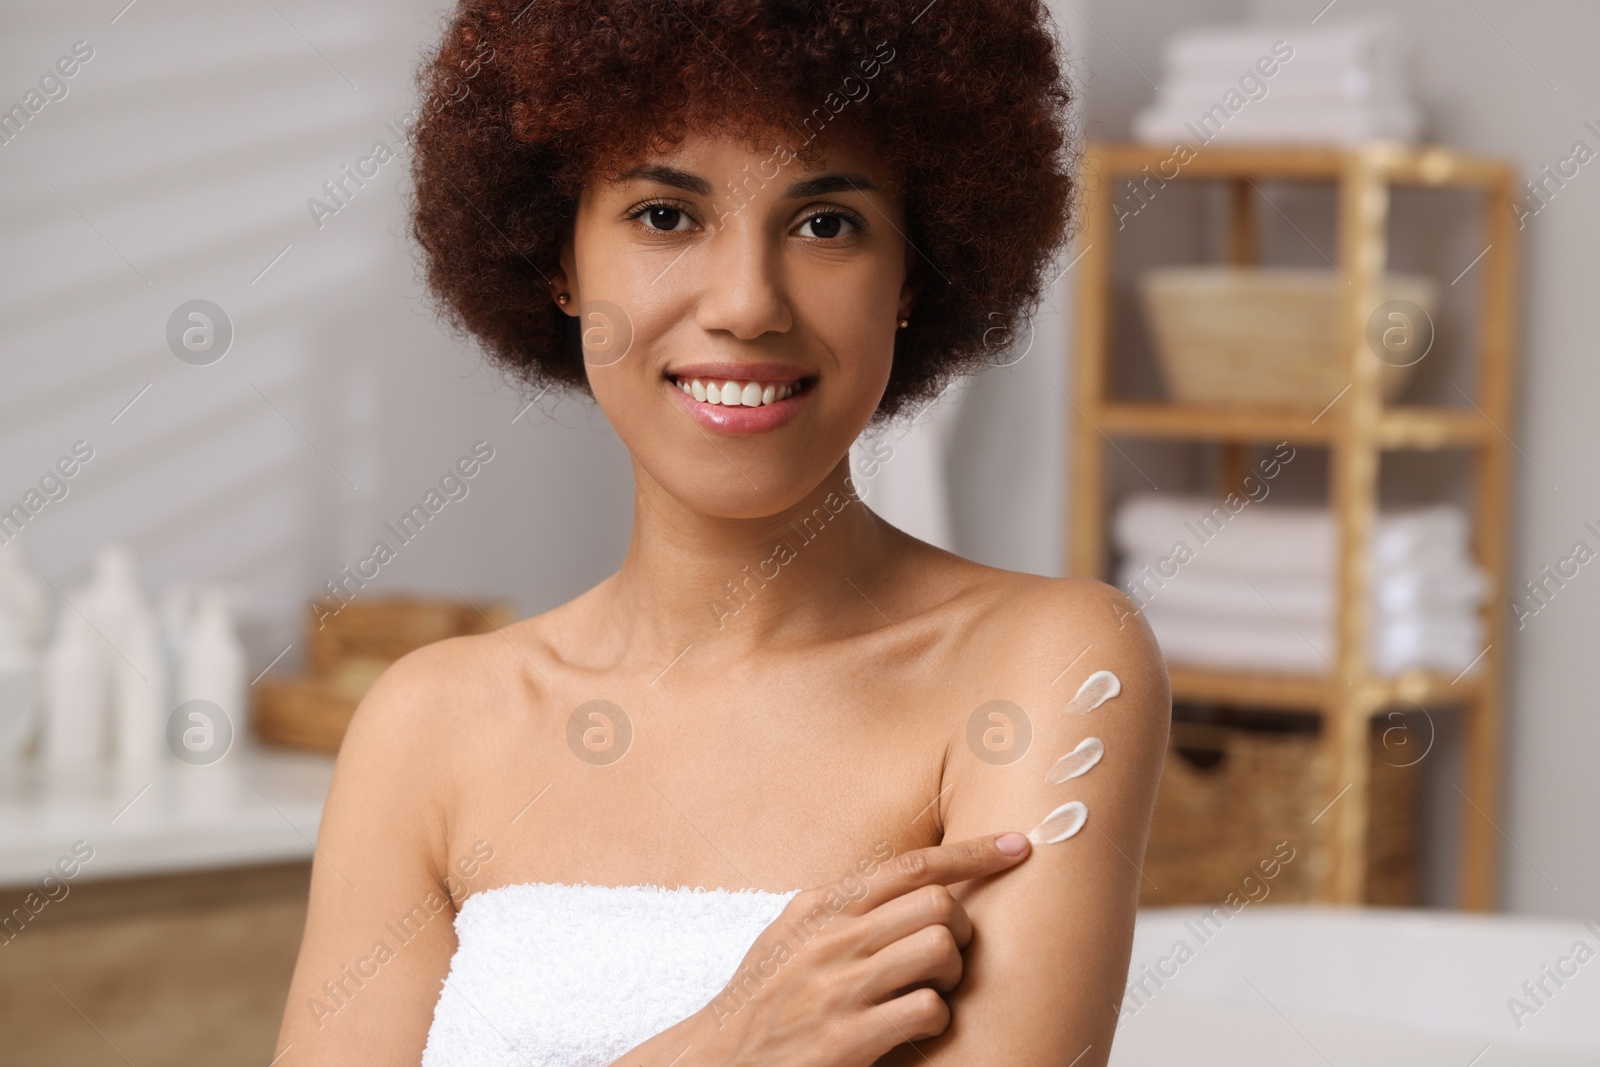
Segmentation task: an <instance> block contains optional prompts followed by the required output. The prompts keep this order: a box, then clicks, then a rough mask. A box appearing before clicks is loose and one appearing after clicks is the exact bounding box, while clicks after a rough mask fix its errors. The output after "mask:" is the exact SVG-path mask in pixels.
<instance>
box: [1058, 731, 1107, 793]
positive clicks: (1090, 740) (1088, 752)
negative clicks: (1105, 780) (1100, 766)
mask: <svg viewBox="0 0 1600 1067" xmlns="http://www.w3.org/2000/svg"><path fill="white" fill-rule="evenodd" d="M1105 754H1106V745H1105V742H1104V741H1102V740H1100V739H1099V738H1098V737H1086V738H1084V739H1083V740H1082V741H1080V742H1078V747H1077V748H1075V749H1073V750H1072V751H1071V752H1068V753H1067V754H1066V755H1065V756H1062V757H1061V758H1060V759H1058V760H1056V765H1055V766H1054V767H1051V768H1050V770H1049V771H1048V772H1047V773H1046V774H1045V776H1044V780H1045V781H1046V782H1049V783H1050V784H1051V785H1059V784H1061V783H1062V782H1065V781H1067V780H1069V779H1072V778H1076V777H1078V775H1080V774H1082V773H1084V772H1085V771H1087V770H1088V769H1089V768H1090V767H1093V766H1094V765H1095V764H1096V763H1099V762H1100V757H1101V756H1104V755H1105Z"/></svg>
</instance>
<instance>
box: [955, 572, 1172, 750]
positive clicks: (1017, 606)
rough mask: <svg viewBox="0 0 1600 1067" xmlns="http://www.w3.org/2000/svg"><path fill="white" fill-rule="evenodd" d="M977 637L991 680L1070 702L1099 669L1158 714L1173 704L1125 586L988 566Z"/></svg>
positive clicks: (1150, 637) (1157, 654)
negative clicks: (1023, 572) (1126, 593)
mask: <svg viewBox="0 0 1600 1067" xmlns="http://www.w3.org/2000/svg"><path fill="white" fill-rule="evenodd" d="M985 571H986V573H985V574H984V575H983V578H982V581H981V594H980V595H979V607H978V609H977V610H976V611H975V612H974V613H973V616H974V621H973V625H972V630H971V638H972V640H973V641H974V642H975V643H976V644H977V645H978V646H979V647H981V648H983V649H985V650H986V652H987V655H985V656H984V657H983V662H984V663H985V664H986V666H985V670H986V671H987V672H989V674H990V677H989V678H987V679H986V681H987V682H988V683H989V684H990V685H991V686H1000V687H1002V688H1005V689H1007V690H1011V691H1016V692H1019V693H1033V694H1036V695H1039V696H1041V697H1045V696H1047V695H1048V697H1047V699H1050V700H1052V701H1054V697H1055V695H1057V694H1063V693H1064V697H1062V699H1060V700H1059V701H1054V702H1058V703H1060V704H1063V705H1064V704H1065V703H1066V700H1067V699H1070V698H1071V696H1072V695H1073V694H1074V693H1076V692H1077V689H1078V686H1079V685H1080V684H1081V683H1082V682H1083V681H1085V680H1086V679H1087V678H1088V677H1089V676H1090V675H1091V674H1093V673H1095V672H1096V671H1110V672H1112V673H1113V674H1115V675H1116V676H1117V678H1118V680H1119V681H1120V682H1121V684H1122V689H1123V691H1124V692H1125V693H1126V694H1128V695H1129V696H1131V697H1136V698H1137V700H1129V701H1125V702H1124V706H1126V705H1127V704H1131V703H1138V704H1140V705H1148V706H1149V708H1150V709H1152V710H1153V711H1154V712H1155V713H1156V715H1157V717H1158V718H1164V717H1165V716H1166V715H1167V713H1168V712H1169V711H1170V708H1171V699H1170V690H1169V687H1168V679H1167V669H1166V663H1165V660H1164V659H1163V658H1162V655H1161V648H1160V646H1159V645H1158V644H1157V643H1156V639H1155V636H1154V634H1152V633H1151V631H1150V626H1149V624H1148V623H1147V622H1146V621H1145V618H1144V616H1143V615H1141V614H1140V613H1139V611H1138V609H1137V608H1136V606H1135V605H1134V603H1133V602H1132V601H1131V600H1130V599H1129V598H1128V597H1127V596H1126V595H1124V594H1123V593H1122V591H1121V590H1119V589H1116V588H1115V587H1113V586H1110V585H1107V584H1106V583H1104V582H1100V581H1095V580H1093V579H1090V578H1048V577H1042V576H1040V575H1034V574H1021V573H1017V572H1013V571H1003V570H994V569H990V568H985Z"/></svg>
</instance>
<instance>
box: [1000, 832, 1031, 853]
mask: <svg viewBox="0 0 1600 1067" xmlns="http://www.w3.org/2000/svg"><path fill="white" fill-rule="evenodd" d="M994 847H995V848H998V849H999V850H1000V851H1001V852H1004V853H1005V854H1006V855H1008V856H1020V855H1022V853H1023V852H1024V851H1025V850H1026V849H1027V847H1028V838H1027V836H1026V835H1024V834H1017V833H1011V834H1001V835H1000V836H999V837H997V838H995V839H994Z"/></svg>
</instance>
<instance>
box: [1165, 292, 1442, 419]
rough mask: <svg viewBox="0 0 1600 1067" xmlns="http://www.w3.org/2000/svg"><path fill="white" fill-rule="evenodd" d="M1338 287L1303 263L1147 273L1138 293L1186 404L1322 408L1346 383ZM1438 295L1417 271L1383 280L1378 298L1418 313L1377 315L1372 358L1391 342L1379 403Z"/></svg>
mask: <svg viewBox="0 0 1600 1067" xmlns="http://www.w3.org/2000/svg"><path fill="white" fill-rule="evenodd" d="M1346 285H1347V283H1346V282H1345V281H1344V279H1343V278H1341V277H1340V276H1339V275H1338V273H1336V272H1334V271H1331V270H1315V269H1311V268H1303V267H1162V268H1159V269H1156V270H1151V271H1147V272H1145V273H1144V274H1143V275H1141V276H1140V278H1139V296H1140V301H1141V303H1142V304H1143V307H1144V314H1145V319H1146V321H1147V322H1148V323H1149V326H1150V331H1151V333H1152V335H1153V336H1154V339H1155V347H1156V356H1157V359H1158V361H1159V362H1160V364H1161V372H1162V378H1163V379H1164V380H1165V383H1166V387H1167V391H1168V392H1169V393H1170V394H1171V396H1172V398H1173V399H1174V400H1177V401H1179V402H1180V403H1185V404H1214V405H1219V406H1228V407H1239V406H1272V407H1279V406H1281V407H1297V408H1310V409H1311V410H1313V411H1315V410H1318V409H1321V408H1323V407H1326V406H1327V405H1328V404H1330V403H1332V402H1333V400H1334V398H1335V397H1337V396H1338V395H1339V393H1341V392H1342V391H1343V390H1344V389H1345V387H1346V386H1348V385H1349V384H1350V377H1349V374H1348V373H1347V371H1346V367H1345V354H1344V352H1343V351H1342V350H1341V339H1342V338H1343V337H1344V331H1343V329H1342V328H1341V327H1342V326H1343V321H1344V314H1345V304H1344V300H1345V289H1346ZM1437 296H1438V285H1437V284H1436V283H1435V282H1434V281H1433V279H1431V278H1428V277H1426V276H1424V275H1415V274H1393V275H1390V276H1388V277H1387V278H1386V279H1385V281H1384V292H1383V299H1384V300H1385V301H1386V302H1387V301H1391V300H1401V301H1406V302H1408V303H1409V304H1410V305H1414V306H1415V307H1416V308H1419V309H1421V311H1422V317H1421V318H1420V319H1419V318H1418V316H1417V315H1416V313H1415V311H1413V310H1408V309H1407V308H1404V307H1398V308H1391V309H1389V310H1388V311H1385V312H1384V313H1383V314H1381V315H1378V316H1377V317H1378V319H1379V320H1381V323H1380V325H1379V326H1377V327H1375V335H1376V337H1377V338H1378V340H1377V341H1375V342H1373V346H1372V347H1373V351H1374V355H1373V357H1372V358H1373V359H1379V356H1378V354H1377V353H1378V351H1379V347H1381V346H1382V345H1383V344H1384V343H1386V341H1385V339H1387V343H1390V345H1391V349H1390V350H1386V351H1384V353H1383V357H1384V358H1382V359H1381V360H1379V362H1380V364H1381V365H1380V366H1379V368H1378V369H1379V382H1380V388H1381V390H1382V392H1383V396H1384V399H1385V400H1386V401H1390V400H1393V399H1394V398H1395V397H1396V396H1397V395H1398V394H1399V392H1400V390H1401V389H1403V388H1404V387H1405V384H1406V382H1407V381H1408V380H1409V379H1410V377H1411V374H1412V372H1413V371H1414V370H1415V369H1416V365H1417V362H1420V360H1421V359H1422V358H1423V356H1424V355H1426V351H1427V350H1426V347H1425V346H1427V345H1431V343H1432V332H1433V328H1432V324H1431V321H1432V320H1431V316H1432V314H1433V308H1434V304H1435V302H1436V301H1437ZM1393 314H1398V315H1399V316H1400V317H1398V318H1394V317H1391V316H1392V315H1393ZM1424 320H1425V321H1424ZM1407 340H1409V341H1410V343H1411V344H1412V347H1411V348H1410V349H1407V348H1406V347H1405V344H1404V342H1405V341H1407Z"/></svg>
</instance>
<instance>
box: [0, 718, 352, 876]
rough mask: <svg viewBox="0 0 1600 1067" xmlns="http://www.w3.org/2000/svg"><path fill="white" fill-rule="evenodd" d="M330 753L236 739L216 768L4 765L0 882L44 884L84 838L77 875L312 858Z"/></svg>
mask: <svg viewBox="0 0 1600 1067" xmlns="http://www.w3.org/2000/svg"><path fill="white" fill-rule="evenodd" d="M333 762H334V759H333V756H331V755H319V754H315V753H301V752H294V751H291V750H288V749H275V748H267V747H264V746H259V745H256V744H254V743H253V742H250V741H245V740H241V742H240V743H239V744H238V745H237V746H236V747H235V749H234V750H233V751H230V752H229V753H228V754H227V755H226V756H225V757H223V758H222V759H221V760H219V761H218V762H217V763H214V764H212V765H211V766H208V767H192V766H188V765H186V764H183V763H179V762H177V761H176V760H173V761H171V762H170V763H167V764H163V765H162V766H161V767H160V768H159V770H158V771H156V772H155V773H154V774H146V775H142V776H140V777H139V778H137V779H133V780H124V779H123V778H121V777H120V776H119V775H117V774H116V772H115V771H113V770H112V769H110V768H106V769H105V770H101V771H96V772H94V773H92V774H91V773H82V774H77V775H75V776H73V777H72V778H70V779H64V778H61V777H54V778H52V777H50V776H47V775H45V774H44V773H43V772H42V771H40V770H39V769H38V768H35V767H32V766H30V765H27V764H24V765H22V766H20V767H13V768H7V769H5V770H3V771H0V887H9V886H25V885H38V884H39V883H40V881H41V879H43V878H44V876H45V875H46V874H47V873H50V872H51V868H53V867H54V866H55V864H56V861H57V860H59V859H61V858H62V857H64V856H66V857H70V856H71V854H72V849H73V845H74V844H75V843H76V842H79V841H83V842H87V844H88V846H89V847H91V848H93V849H94V855H93V858H92V859H90V860H89V861H88V862H86V863H83V865H82V866H81V868H80V869H79V871H78V873H77V874H76V876H75V877H74V879H73V881H75V882H76V881H81V880H90V879H93V880H100V879H106V878H118V877H127V876H131V875H148V874H165V873H171V872H175V871H186V870H202V869H206V868H218V867H240V866H249V865H252V864H261V863H281V862H287V861H292V860H306V859H309V858H310V857H311V854H312V850H313V843H314V842H315V841H316V839H317V828H318V826H319V825H320V824H321V822H322V802H323V799H324V798H325V797H326V796H327V792H328V784H329V782H330V781H331V780H332V777H333ZM79 851H80V854H81V853H82V852H84V851H87V850H86V849H83V848H80V850H79Z"/></svg>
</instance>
